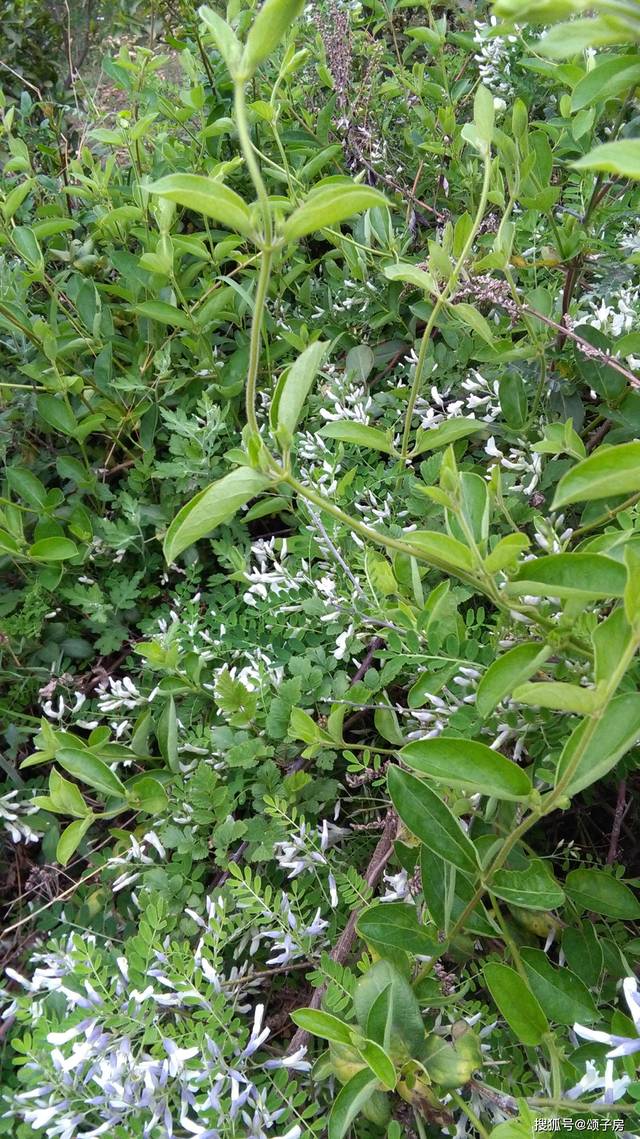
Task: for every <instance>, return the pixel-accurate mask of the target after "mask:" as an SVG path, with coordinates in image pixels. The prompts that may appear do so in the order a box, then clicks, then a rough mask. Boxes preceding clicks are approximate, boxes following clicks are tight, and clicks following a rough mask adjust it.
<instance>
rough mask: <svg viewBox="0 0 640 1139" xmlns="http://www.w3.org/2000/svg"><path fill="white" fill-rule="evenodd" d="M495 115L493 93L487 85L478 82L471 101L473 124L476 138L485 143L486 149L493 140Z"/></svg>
mask: <svg viewBox="0 0 640 1139" xmlns="http://www.w3.org/2000/svg"><path fill="white" fill-rule="evenodd" d="M495 117H496V113H495V109H494V106H493V95H492V93H491V91H490V90H489V88H488V87H484V86H483V85H482V84H479V85H478V87H477V88H476V94H475V98H474V101H473V125H474V126H475V128H476V134H477V136H478V138H479V139H480V140H481V141H482V142H484V143H485V144H486V146H487V149H489V147H490V146H491V143H492V142H493V131H494V127H495Z"/></svg>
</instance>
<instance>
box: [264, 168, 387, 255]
mask: <svg viewBox="0 0 640 1139" xmlns="http://www.w3.org/2000/svg"><path fill="white" fill-rule="evenodd" d="M386 205H387V200H386V198H385V197H384V195H383V194H381V193H380V191H379V190H372V189H370V188H369V187H368V186H360V185H359V184H358V183H356V182H352V183H342V182H339V183H334V184H333V185H330V186H323V187H321V188H320V189H318V190H313V191H312V192H311V193H310V194H309V197H308V198H307V199H306V201H304V202H303V203H302V205H300V206H298V208H297V210H294V211H293V213H292V214H291V215H290V216H289V217H288V218H287V220H286V221H285V223H284V226H283V230H282V232H283V236H284V239H285V241H296V240H297V239H298V238H300V237H305V236H306V234H308V233H315V232H316V231H317V230H319V229H326V228H327V227H328V226H334V225H339V223H340V222H343V221H346V220H347V219H348V218H351V217H353V216H354V214H360V213H362V212H363V211H364V210H370V209H373V208H374V207H375V206H386Z"/></svg>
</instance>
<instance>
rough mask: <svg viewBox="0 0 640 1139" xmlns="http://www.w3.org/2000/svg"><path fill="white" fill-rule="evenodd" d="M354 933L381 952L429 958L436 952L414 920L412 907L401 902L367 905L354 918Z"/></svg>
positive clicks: (413, 908) (426, 934)
mask: <svg viewBox="0 0 640 1139" xmlns="http://www.w3.org/2000/svg"><path fill="white" fill-rule="evenodd" d="M357 928H358V933H359V934H360V936H361V937H362V938H364V940H365V941H368V942H370V944H371V945H373V946H374V947H379V948H381V949H383V950H384V949H387V948H391V949H404V950H406V951H407V952H408V953H417V954H420V955H421V956H423V957H431V956H433V955H434V954H435V953H438V951H439V947H438V943H437V941H436V940H435V938H434V937H433V935H432V934H430V933H429V932H428V931H427V930H426V929H425V928H424V926H423V925H422V924H421V923H420V922H419V921H418V917H417V914H416V910H415V907H414V906H407V905H405V903H404V902H383V903H381V904H378V905H374V906H370V907H369V909H368V910H365V912H364V913H363V914H361V915H360V917H359V918H358V926H357Z"/></svg>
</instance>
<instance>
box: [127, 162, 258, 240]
mask: <svg viewBox="0 0 640 1139" xmlns="http://www.w3.org/2000/svg"><path fill="white" fill-rule="evenodd" d="M145 189H147V190H148V191H149V193H151V194H158V196H159V197H161V198H168V199H169V201H170V202H177V203H178V205H179V206H185V208H186V209H188V210H193V211H194V213H197V214H204V216H205V217H208V218H213V219H214V221H218V222H220V223H221V224H222V225H224V226H227V228H228V229H232V230H235V232H236V233H241V234H243V236H244V237H250V236H251V235H252V233H253V224H252V222H251V214H250V213H249V207H248V206H247V204H246V203H245V202H243V200H242V198H241V197H240V195H239V194H236V192H235V190H231V189H230V188H229V187H228V186H225V184H224V182H219V181H217V180H216V179H215V178H207V177H205V176H204V175H203V174H168V175H167V176H166V177H165V178H160V179H159V180H158V181H157V182H152V183H151V185H150V186H146V187H145Z"/></svg>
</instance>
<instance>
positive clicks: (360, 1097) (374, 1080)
mask: <svg viewBox="0 0 640 1139" xmlns="http://www.w3.org/2000/svg"><path fill="white" fill-rule="evenodd" d="M377 1084H378V1077H377V1076H374V1074H373V1072H372V1071H371V1070H370V1069H369V1068H363V1069H362V1071H361V1072H356V1074H355V1076H352V1077H351V1079H350V1080H349V1083H348V1084H345V1085H344V1087H343V1088H342V1090H341V1091H340V1092H339V1093H338V1097H337V1099H336V1101H335V1103H334V1105H333V1107H332V1109H331V1115H330V1116H329V1127H328V1132H327V1136H328V1139H344V1136H345V1135H346V1134H347V1131H348V1130H349V1128H350V1127H351V1124H352V1123H353V1121H354V1119H355V1118H356V1116H358V1115H359V1114H360V1112H361V1110H362V1108H363V1107H364V1105H365V1104H366V1103H367V1102H368V1101H369V1100H370V1099H371V1096H372V1095H373V1092H374V1091H375V1089H376V1087H377Z"/></svg>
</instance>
